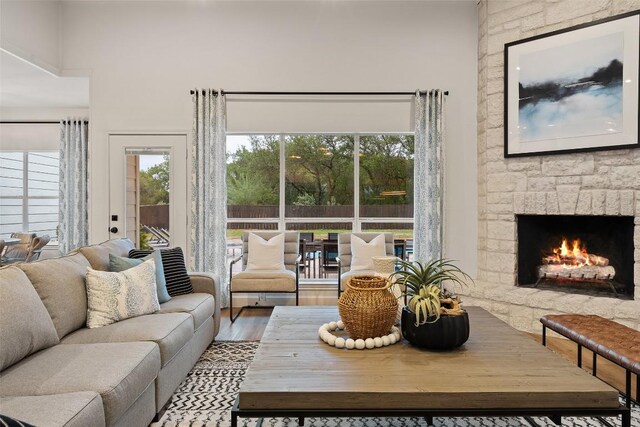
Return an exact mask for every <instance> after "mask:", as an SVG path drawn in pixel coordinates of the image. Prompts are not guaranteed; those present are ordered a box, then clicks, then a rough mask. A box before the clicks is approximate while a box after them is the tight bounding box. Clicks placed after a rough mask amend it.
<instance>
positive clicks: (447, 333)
mask: <svg viewBox="0 0 640 427" xmlns="http://www.w3.org/2000/svg"><path fill="white" fill-rule="evenodd" d="M399 265H400V268H401V269H400V270H399V271H396V272H395V273H393V275H392V277H395V278H396V280H397V282H396V283H397V284H399V285H400V286H401V287H403V288H404V295H405V296H406V297H408V298H409V301H408V303H407V305H406V306H405V307H404V308H403V310H402V318H401V327H402V334H403V335H404V337H405V338H406V339H407V340H408V341H409V342H410V343H411V344H413V345H415V346H417V347H424V348H428V349H433V350H447V349H452V348H455V347H459V346H461V345H462V344H464V343H465V342H466V341H467V339H469V316H468V314H467V312H466V311H465V310H464V309H462V307H461V305H460V298H459V297H458V296H456V295H454V294H452V293H451V291H450V290H448V289H447V288H446V287H445V282H448V283H451V284H453V285H459V286H466V283H465V282H464V281H463V280H464V279H469V280H472V279H471V277H469V275H467V274H466V273H465V272H463V271H462V270H460V269H459V268H458V267H457V266H455V265H454V264H453V263H452V262H451V261H450V260H447V259H435V260H432V261H429V262H427V263H425V264H422V263H420V262H415V263H410V262H406V261H400V263H399Z"/></svg>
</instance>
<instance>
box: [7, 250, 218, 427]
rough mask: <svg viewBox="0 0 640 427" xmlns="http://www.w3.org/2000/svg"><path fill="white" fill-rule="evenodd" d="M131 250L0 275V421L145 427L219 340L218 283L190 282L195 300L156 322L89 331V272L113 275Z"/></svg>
mask: <svg viewBox="0 0 640 427" xmlns="http://www.w3.org/2000/svg"><path fill="white" fill-rule="evenodd" d="M132 248H133V244H132V242H131V241H130V240H127V239H115V240H110V241H107V242H104V243H102V244H99V245H94V246H87V247H83V248H80V249H79V250H77V251H75V252H73V253H71V254H69V255H67V256H63V257H60V258H54V259H47V260H42V261H37V262H33V263H27V264H18V265H16V266H11V267H4V268H2V269H0V329H2V330H3V331H1V335H0V336H1V337H3V341H4V342H0V356H1V358H0V369H2V368H4V370H3V371H2V372H0V414H3V415H7V416H10V417H13V418H17V419H19V420H22V421H25V422H28V423H31V424H34V425H36V426H74V427H75V426H146V425H148V424H149V423H151V422H152V421H153V419H154V417H155V416H156V414H157V413H159V412H160V411H161V409H162V408H163V407H164V406H165V405H166V404H167V403H168V402H169V399H170V397H171V395H172V394H173V392H174V391H175V390H176V388H177V387H178V385H180V383H181V382H182V380H183V379H184V378H185V377H186V375H187V374H188V372H189V371H190V370H191V368H192V367H193V366H194V364H195V363H196V361H197V360H198V358H199V357H200V356H201V355H202V353H203V352H204V350H205V349H206V348H207V347H208V346H209V344H210V343H211V342H212V341H213V339H214V337H215V336H216V334H217V333H218V328H219V325H220V304H219V298H218V297H219V295H220V291H219V283H218V281H217V280H216V278H215V277H212V276H211V275H209V274H205V273H193V274H190V277H191V284H192V286H193V290H194V293H192V294H188V295H179V296H175V297H172V298H171V300H170V301H168V302H166V303H164V304H161V306H160V311H159V312H157V313H154V314H150V315H145V316H139V317H134V318H131V319H127V320H123V321H120V322H117V323H114V324H111V325H108V326H103V327H101V328H96V329H87V328H86V327H85V323H86V315H87V295H86V288H85V284H84V276H85V274H86V269H87V267H89V266H91V267H92V268H94V269H97V270H107V269H108V265H109V253H113V254H115V255H119V256H126V255H127V254H128V252H129V250H130V249H132ZM33 289H35V291H36V293H37V295H36V293H34V292H33ZM42 305H44V308H45V309H46V311H45V310H43V309H42ZM25 313H26V314H25ZM25 316H28V317H25ZM47 316H48V317H47ZM3 347H4V348H3Z"/></svg>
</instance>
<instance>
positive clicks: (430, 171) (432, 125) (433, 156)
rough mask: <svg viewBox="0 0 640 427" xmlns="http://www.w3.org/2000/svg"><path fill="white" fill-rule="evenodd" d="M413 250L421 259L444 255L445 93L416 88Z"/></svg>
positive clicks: (416, 256)
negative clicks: (421, 91) (421, 90)
mask: <svg viewBox="0 0 640 427" xmlns="http://www.w3.org/2000/svg"><path fill="white" fill-rule="evenodd" d="M415 110H416V111H415V113H416V131H415V154H414V172H413V174H414V176H413V191H414V193H413V194H414V196H413V198H414V200H413V206H414V207H413V217H414V230H413V242H414V243H413V250H414V259H415V260H416V261H419V262H421V263H424V262H426V261H429V260H432V259H434V258H441V257H442V256H443V248H442V244H443V228H444V225H443V220H442V216H443V203H444V199H443V194H442V192H443V188H444V187H443V175H444V172H443V163H444V159H443V150H442V147H443V138H444V93H443V91H441V90H439V89H434V90H430V91H428V92H426V93H425V92H423V93H420V91H418V92H416V98H415Z"/></svg>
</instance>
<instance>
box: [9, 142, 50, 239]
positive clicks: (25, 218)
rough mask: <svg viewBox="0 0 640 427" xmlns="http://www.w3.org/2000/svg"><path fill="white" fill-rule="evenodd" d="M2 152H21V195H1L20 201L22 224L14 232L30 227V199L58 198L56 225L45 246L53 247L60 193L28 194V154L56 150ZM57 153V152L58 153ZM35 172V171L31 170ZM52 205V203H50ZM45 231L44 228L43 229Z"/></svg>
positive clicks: (10, 151) (11, 151)
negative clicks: (54, 194) (52, 194)
mask: <svg viewBox="0 0 640 427" xmlns="http://www.w3.org/2000/svg"><path fill="white" fill-rule="evenodd" d="M3 153H22V196H4V197H2V198H3V199H10V200H20V201H21V203H22V213H21V215H22V224H21V229H20V230H17V231H15V232H22V231H25V230H27V231H29V229H30V227H29V214H30V209H29V201H30V200H58V204H57V208H56V210H57V211H58V212H56V213H57V215H58V221H57V224H56V226H55V227H54V230H55V234H54V235H52V236H50V237H51V240H50V242H49V243H48V244H47V246H49V247H54V246H57V245H58V232H57V230H58V227H59V225H60V212H59V210H60V195H59V194H58V195H57V196H30V195H29V173H30V171H29V164H30V163H29V162H30V160H29V157H30V155H37V154H38V153H58V151H56V150H37V151H36V150H2V151H0V155H1V154H3ZM58 154H59V153H58ZM59 167H60V157H59V156H58V169H59ZM32 172H35V171H32ZM52 206H54V205H52ZM45 231H46V230H45ZM11 233H13V232H11ZM11 233H8V235H10V234H11Z"/></svg>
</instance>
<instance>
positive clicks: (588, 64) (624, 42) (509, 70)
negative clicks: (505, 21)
mask: <svg viewBox="0 0 640 427" xmlns="http://www.w3.org/2000/svg"><path fill="white" fill-rule="evenodd" d="M639 22H640V11H634V12H630V13H626V14H623V15H618V16H614V17H611V18H607V19H603V20H600V21H595V22H592V23H588V24H583V25H579V26H576V27H571V28H567V29H564V30H559V31H554V32H551V33H547V34H541V35H538V36H535V37H530V38H527V39H524V40H518V41H515V42H511V43H507V44H505V47H504V67H505V69H504V75H505V85H504V86H505V87H504V97H505V98H504V99H505V105H504V108H505V111H504V114H505V118H504V124H505V125H504V126H505V129H504V130H505V132H504V139H505V140H504V156H505V157H519V156H533V155H542V154H545V155H546V154H561V153H571V152H580V151H595V150H611V149H618V148H640V143H639V142H638V139H639V135H638V98H639V95H638V94H639V87H640V86H639V85H638V79H639V78H640V71H639V66H638V63H639V55H640V53H639V52H640V46H639V45H640V43H639V31H640V26H639Z"/></svg>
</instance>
